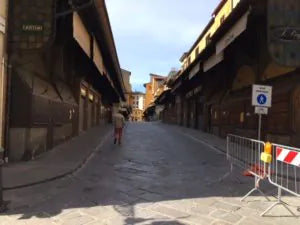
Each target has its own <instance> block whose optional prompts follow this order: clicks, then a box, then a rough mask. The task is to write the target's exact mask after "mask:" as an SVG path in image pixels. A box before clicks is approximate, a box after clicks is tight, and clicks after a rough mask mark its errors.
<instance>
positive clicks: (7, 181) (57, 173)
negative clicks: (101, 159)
mask: <svg viewBox="0 0 300 225" xmlns="http://www.w3.org/2000/svg"><path fill="white" fill-rule="evenodd" d="M111 132H112V125H109V124H107V125H102V126H99V127H95V128H92V129H90V130H88V131H87V132H85V133H83V134H81V135H80V136H78V137H74V138H73V139H71V140H70V141H67V142H65V143H63V144H61V145H58V146H56V147H55V148H54V149H53V150H51V151H48V152H45V153H43V154H41V155H40V156H38V157H37V158H36V159H34V160H32V161H28V162H17V163H10V164H7V165H5V166H4V167H3V184H4V189H13V188H18V187H22V186H28V185H29V186H30V185H32V184H35V183H40V182H45V181H47V180H53V179H56V178H59V177H63V176H65V175H67V174H70V173H72V172H74V171H75V170H76V169H78V168H80V167H81V166H82V165H83V164H84V163H85V162H86V161H87V160H88V159H89V157H90V155H91V154H92V153H93V152H94V151H97V150H98V149H99V148H100V147H101V145H102V143H103V142H104V141H105V139H106V138H107V137H108V135H109V134H111Z"/></svg>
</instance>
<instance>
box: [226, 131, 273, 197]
mask: <svg viewBox="0 0 300 225" xmlns="http://www.w3.org/2000/svg"><path fill="white" fill-rule="evenodd" d="M264 147H265V143H264V142H262V141H257V140H254V139H250V138H245V137H240V136H237V135H228V136H227V159H228V160H229V162H230V163H231V168H232V165H235V166H238V167H240V168H241V169H244V170H247V171H248V172H249V173H250V174H252V175H253V176H254V188H253V189H252V190H250V191H249V192H248V193H247V194H246V195H245V196H244V197H243V198H242V200H241V201H244V200H245V199H246V198H247V197H249V196H250V195H251V194H252V193H253V192H255V191H258V192H259V193H260V194H261V195H262V196H264V197H265V198H266V199H267V200H268V201H269V198H268V197H267V196H266V195H265V194H264V193H263V192H262V191H261V190H260V188H259V182H260V181H261V180H263V179H265V178H267V169H268V168H267V167H266V163H264V162H262V161H261V160H260V157H261V153H262V152H263V151H264Z"/></svg>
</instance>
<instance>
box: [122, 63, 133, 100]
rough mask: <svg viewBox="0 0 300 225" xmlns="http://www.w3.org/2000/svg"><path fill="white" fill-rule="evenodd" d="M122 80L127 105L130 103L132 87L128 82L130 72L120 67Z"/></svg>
mask: <svg viewBox="0 0 300 225" xmlns="http://www.w3.org/2000/svg"><path fill="white" fill-rule="evenodd" d="M122 74H123V81H124V86H125V98H126V103H127V104H128V105H132V87H131V83H130V76H131V72H130V71H128V70H125V69H122Z"/></svg>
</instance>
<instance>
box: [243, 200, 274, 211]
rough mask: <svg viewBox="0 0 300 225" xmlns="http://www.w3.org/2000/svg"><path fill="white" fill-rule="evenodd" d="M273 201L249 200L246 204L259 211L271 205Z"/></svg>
mask: <svg viewBox="0 0 300 225" xmlns="http://www.w3.org/2000/svg"><path fill="white" fill-rule="evenodd" d="M272 204H273V202H266V201H254V202H249V203H248V205H247V206H246V207H247V208H251V209H255V210H257V211H259V212H263V211H265V210H266V209H267V208H268V207H269V206H271V205H272Z"/></svg>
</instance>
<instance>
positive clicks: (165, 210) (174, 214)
mask: <svg viewBox="0 0 300 225" xmlns="http://www.w3.org/2000/svg"><path fill="white" fill-rule="evenodd" d="M150 209H151V210H153V211H155V212H159V213H161V214H163V215H166V216H169V217H171V218H186V217H189V216H190V215H189V214H187V213H185V212H182V211H179V210H176V209H173V208H169V207H165V206H163V205H160V204H154V205H153V206H150Z"/></svg>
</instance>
